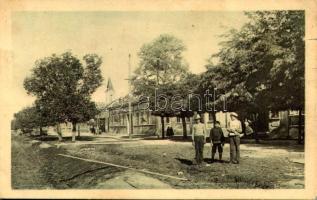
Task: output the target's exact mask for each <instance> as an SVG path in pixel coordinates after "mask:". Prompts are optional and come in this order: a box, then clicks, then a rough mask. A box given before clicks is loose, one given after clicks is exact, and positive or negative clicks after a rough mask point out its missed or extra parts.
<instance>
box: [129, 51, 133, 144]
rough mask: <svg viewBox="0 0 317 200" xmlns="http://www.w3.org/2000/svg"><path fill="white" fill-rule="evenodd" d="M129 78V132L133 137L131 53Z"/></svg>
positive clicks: (130, 136)
mask: <svg viewBox="0 0 317 200" xmlns="http://www.w3.org/2000/svg"><path fill="white" fill-rule="evenodd" d="M128 66H129V78H128V83H129V95H128V97H129V98H128V101H129V123H128V133H129V138H132V131H133V128H132V127H133V124H132V108H131V97H132V94H131V54H129V63H128Z"/></svg>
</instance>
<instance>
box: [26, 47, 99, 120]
mask: <svg viewBox="0 0 317 200" xmlns="http://www.w3.org/2000/svg"><path fill="white" fill-rule="evenodd" d="M83 60H84V63H85V65H83V64H82V63H81V61H80V60H79V59H78V58H77V57H75V56H74V55H72V53H71V52H65V53H63V54H61V55H55V54H53V55H52V56H50V57H45V58H43V59H40V60H38V61H36V62H35V67H34V68H33V70H32V74H31V76H30V77H27V78H26V79H25V80H24V88H25V89H26V90H27V92H28V94H32V95H34V96H35V97H36V101H35V104H36V106H37V107H39V109H40V110H41V112H42V113H45V114H46V115H47V116H48V118H49V119H50V121H51V123H55V124H56V123H61V122H66V121H69V122H72V123H73V124H76V123H78V122H83V121H87V120H89V119H91V118H93V117H94V116H95V115H96V114H97V109H96V105H95V103H94V102H92V101H91V94H92V93H93V92H94V91H95V90H96V89H97V88H98V87H99V86H100V85H101V83H102V80H103V78H102V76H101V70H100V66H101V64H102V59H101V57H99V56H97V55H96V54H87V55H85V56H84V57H83Z"/></svg>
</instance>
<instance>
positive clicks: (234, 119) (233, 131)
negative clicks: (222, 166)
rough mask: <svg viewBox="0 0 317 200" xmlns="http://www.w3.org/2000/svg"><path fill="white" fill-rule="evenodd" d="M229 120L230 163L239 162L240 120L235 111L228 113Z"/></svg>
mask: <svg viewBox="0 0 317 200" xmlns="http://www.w3.org/2000/svg"><path fill="white" fill-rule="evenodd" d="M230 118H231V121H230V122H229V123H228V128H227V130H228V132H229V141H230V163H233V164H239V160H240V137H242V136H243V134H241V133H242V126H241V122H240V121H239V120H238V114H237V113H231V114H230Z"/></svg>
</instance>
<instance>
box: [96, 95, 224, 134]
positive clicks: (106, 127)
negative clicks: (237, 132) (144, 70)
mask: <svg viewBox="0 0 317 200" xmlns="http://www.w3.org/2000/svg"><path fill="white" fill-rule="evenodd" d="M128 100H129V99H128V97H127V96H126V97H124V98H119V99H117V100H115V101H113V102H111V103H110V104H108V105H99V110H100V111H101V112H100V114H99V115H98V116H97V117H96V119H97V124H98V126H99V129H100V131H101V132H110V133H119V134H127V133H128V128H127V127H128V123H129V120H128V119H129V112H128V111H129V110H128V109H129V107H128ZM146 106H147V104H146V103H139V102H138V100H137V99H136V98H132V99H131V108H132V109H131V111H132V123H133V127H132V130H133V133H134V134H145V135H158V136H160V135H161V132H162V131H161V127H162V126H161V119H160V116H155V115H153V113H152V112H151V111H150V110H149V109H146ZM229 115H230V113H226V112H218V113H216V118H217V121H220V123H221V125H222V127H226V126H227V123H228V120H229V117H230V116H229ZM201 117H202V118H203V122H204V123H205V125H206V128H207V131H209V130H210V129H211V128H212V127H213V118H212V114H211V113H203V114H201ZM192 122H193V117H187V118H186V126H187V132H188V135H190V130H191V124H192ZM164 123H165V129H167V128H168V127H172V128H173V130H174V133H175V134H176V135H182V134H183V126H182V121H181V118H180V117H164ZM165 131H166V130H165Z"/></svg>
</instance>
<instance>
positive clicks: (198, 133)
mask: <svg viewBox="0 0 317 200" xmlns="http://www.w3.org/2000/svg"><path fill="white" fill-rule="evenodd" d="M192 139H193V145H194V147H195V159H196V162H197V164H201V163H202V161H203V150H204V144H205V143H206V130H205V125H204V124H203V123H201V122H200V116H199V115H197V116H196V118H195V124H194V125H193V132H192Z"/></svg>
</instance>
